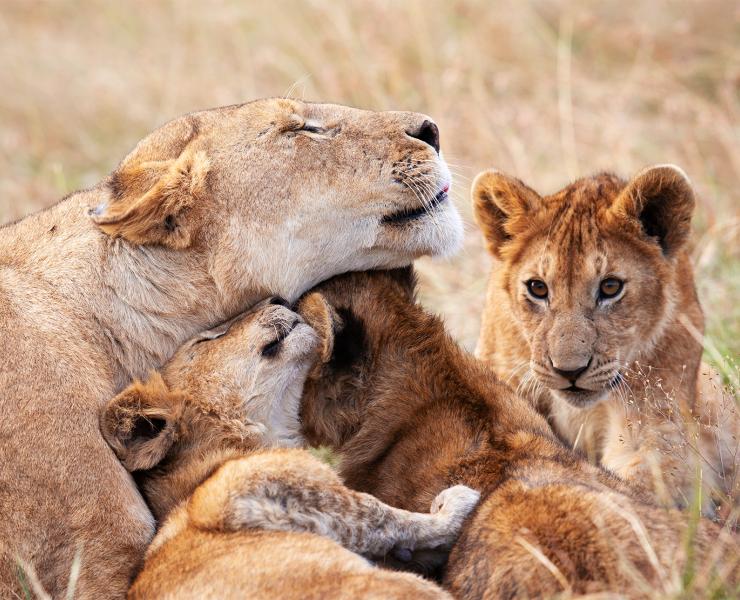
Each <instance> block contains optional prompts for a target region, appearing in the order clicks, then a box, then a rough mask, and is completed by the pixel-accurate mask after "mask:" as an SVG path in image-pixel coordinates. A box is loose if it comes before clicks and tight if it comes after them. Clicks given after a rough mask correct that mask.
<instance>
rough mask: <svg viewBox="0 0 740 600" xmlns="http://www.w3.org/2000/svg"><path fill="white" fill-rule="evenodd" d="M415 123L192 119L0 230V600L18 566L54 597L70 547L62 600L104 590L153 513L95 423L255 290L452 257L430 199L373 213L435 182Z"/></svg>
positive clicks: (433, 160) (416, 118) (127, 567)
mask: <svg viewBox="0 0 740 600" xmlns="http://www.w3.org/2000/svg"><path fill="white" fill-rule="evenodd" d="M425 122H428V118H427V117H425V116H423V115H418V114H413V113H397V112H394V113H377V112H370V111H361V110H356V109H352V108H348V107H343V106H336V105H330V104H310V103H304V102H298V101H293V100H283V99H273V100H260V101H256V102H252V103H249V104H244V105H239V106H231V107H225V108H220V109H214V110H208V111H202V112H197V113H192V114H190V115H186V116H183V117H180V118H178V119H175V120H174V121H171V122H170V123H167V124H166V125H164V126H162V127H161V128H159V129H157V130H156V131H155V132H153V133H152V134H151V135H149V136H147V137H146V138H144V139H143V140H142V141H141V142H140V143H139V144H138V145H137V146H136V148H135V149H134V150H133V151H132V152H131V153H130V154H129V155H128V156H127V157H126V158H125V159H124V160H123V162H122V163H121V164H120V166H119V167H118V168H117V169H116V170H115V171H114V172H113V173H112V174H111V175H110V177H108V178H107V179H106V180H105V181H103V182H101V183H100V184H98V185H96V186H95V187H93V188H91V189H88V190H85V191H81V192H78V193H75V194H72V195H71V196H69V197H67V198H66V199H64V200H63V201H61V202H60V203H59V204H57V205H56V206H53V207H52V208H50V209H48V210H46V211H43V212H40V213H38V214H35V215H32V216H30V217H28V218H26V219H24V220H22V221H20V222H18V223H15V224H11V225H8V226H5V227H3V228H1V229H0V338H2V340H3V347H4V348H5V349H6V351H5V352H4V353H3V355H2V358H1V359H0V414H2V415H3V418H2V422H1V423H0V514H2V515H3V516H4V518H3V519H2V521H1V522H0V540H2V542H1V545H0V596H3V597H7V596H11V597H12V596H13V595H14V594H16V595H17V594H21V593H22V591H21V588H22V586H21V582H20V581H19V577H18V573H17V568H16V560H18V559H19V560H22V561H24V562H25V563H28V564H30V565H31V566H33V567H34V568H35V570H36V571H37V572H38V573H39V576H40V578H41V583H42V584H43V585H44V586H45V587H46V588H47V589H48V590H49V591H50V592H51V593H53V594H54V595H57V596H59V595H63V594H64V590H65V587H66V584H67V579H68V577H69V573H70V568H71V565H72V560H73V557H74V555H75V553H76V552H77V551H78V550H79V551H80V553H81V554H80V556H81V565H82V571H81V577H80V579H79V582H78V585H77V593H78V596H79V597H81V598H90V597H95V598H97V597H100V596H120V595H121V594H123V591H124V590H125V588H126V586H127V584H128V579H129V577H130V574H131V572H132V570H133V569H134V568H135V564H136V560H137V558H138V557H139V556H140V555H141V553H142V552H143V549H144V547H145V545H146V543H147V542H148V540H149V539H150V537H151V535H152V531H153V529H152V519H151V515H150V513H149V511H148V510H147V507H146V506H145V504H144V503H143V501H142V500H141V498H140V496H139V494H138V492H137V491H136V489H135V487H134V485H133V483H132V481H131V478H130V476H129V475H128V473H127V472H126V471H125V470H124V469H123V468H122V467H121V465H120V464H119V463H118V461H116V460H115V456H114V455H113V453H112V452H111V451H110V449H109V448H108V446H107V445H106V444H105V442H104V440H103V439H102V438H101V437H100V433H99V430H98V425H97V413H98V410H99V408H100V406H101V405H102V404H103V403H104V402H105V401H106V400H108V399H109V398H111V397H112V396H113V395H114V394H115V393H116V392H117V391H119V390H120V389H122V388H123V386H125V385H127V384H128V383H129V382H130V381H131V380H132V379H134V378H141V377H144V376H145V375H147V373H148V372H149V371H150V370H151V369H153V368H158V367H159V366H161V365H162V364H163V363H164V361H165V360H166V359H167V358H169V356H171V354H172V353H173V352H174V351H175V349H176V348H177V347H178V346H179V345H180V344H182V342H184V341H185V340H186V339H188V338H189V337H190V336H192V335H193V334H194V333H195V332H197V331H200V330H202V329H205V328H207V327H211V326H213V325H214V324H216V323H218V322H221V321H223V320H224V319H227V318H229V317H231V316H233V315H235V314H237V313H238V312H240V311H242V310H244V309H245V308H247V307H248V306H250V305H252V304H254V303H255V302H256V301H258V300H260V299H261V298H265V297H266V296H268V295H270V294H280V295H282V296H284V297H286V298H287V299H289V300H292V299H295V298H296V297H297V296H298V295H299V294H301V293H302V292H303V291H304V290H306V289H307V288H308V287H310V286H311V285H312V284H314V283H315V282H317V281H320V280H322V279H324V278H326V277H328V276H330V275H332V274H334V273H337V272H341V271H344V270H346V269H357V268H366V267H368V266H371V265H396V264H407V263H408V262H409V261H410V260H412V259H413V258H414V257H416V256H419V255H421V254H427V253H432V254H439V253H445V252H448V251H451V250H452V249H453V248H454V247H456V246H457V245H458V243H459V241H460V226H459V224H460V222H459V217H458V215H457V213H456V211H455V209H454V207H453V206H452V204H451V203H450V202H449V201H447V202H444V203H442V204H440V205H439V206H437V207H436V208H435V209H434V210H432V211H430V212H426V213H423V214H421V215H419V216H418V218H416V219H414V220H409V221H403V222H387V219H386V218H387V217H388V216H389V215H392V214H394V213H396V212H397V211H402V210H408V209H414V208H418V207H419V206H421V205H422V201H424V202H426V201H427V200H428V198H419V197H418V196H417V193H418V190H420V189H423V190H427V191H428V192H429V194H436V193H437V192H438V191H439V190H442V189H444V188H445V187H446V186H447V185H448V183H449V174H448V171H447V168H446V166H445V164H444V162H443V161H442V159H441V158H440V157H439V156H438V154H437V152H436V151H435V149H434V148H432V146H431V145H430V144H429V143H426V142H424V141H422V140H421V139H419V138H418V137H414V136H415V135H417V136H418V135H419V132H420V130H421V129H422V125H423V124H424V123H425ZM306 125H310V126H311V127H314V128H315V130H311V131H308V130H306V128H305V127H306ZM430 127H431V125H429V124H428V123H427V125H426V128H427V130H430ZM316 128H317V129H316ZM426 138H427V139H428V135H427V136H426ZM384 219H385V220H384Z"/></svg>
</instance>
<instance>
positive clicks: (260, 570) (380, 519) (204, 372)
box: [101, 303, 478, 599]
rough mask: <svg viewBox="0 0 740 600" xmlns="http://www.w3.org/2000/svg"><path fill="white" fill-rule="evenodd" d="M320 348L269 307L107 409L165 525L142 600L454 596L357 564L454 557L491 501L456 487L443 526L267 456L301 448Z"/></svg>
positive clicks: (299, 324) (443, 506)
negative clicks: (438, 550) (302, 408)
mask: <svg viewBox="0 0 740 600" xmlns="http://www.w3.org/2000/svg"><path fill="white" fill-rule="evenodd" d="M318 342H319V337H318V336H317V334H316V333H315V332H314V331H313V330H312V329H311V328H310V327H308V326H307V325H306V324H305V323H304V322H303V320H302V319H301V318H300V317H299V316H298V315H297V314H296V313H294V312H293V311H291V310H289V309H287V308H285V307H284V306H280V305H279V304H275V303H265V304H263V305H262V306H260V307H259V308H257V309H256V310H252V311H250V312H249V313H247V314H245V315H244V316H243V317H241V318H239V319H238V320H237V321H235V322H233V323H230V324H226V325H224V326H221V327H218V328H216V329H214V330H212V331H209V332H205V333H204V334H201V335H198V336H196V337H195V338H194V339H193V340H191V341H190V342H188V343H186V344H185V345H184V346H183V347H182V349H180V350H178V352H177V353H176V354H175V356H174V357H173V358H172V360H171V361H170V362H168V363H167V364H166V365H165V367H164V368H163V369H162V371H161V374H157V375H155V376H153V377H152V378H151V379H150V380H149V381H148V382H147V383H146V384H139V383H136V384H132V385H131V386H130V387H128V388H126V389H125V390H124V391H123V392H121V393H120V394H119V395H118V396H116V397H115V398H114V399H113V400H111V401H110V403H109V404H108V405H107V407H106V408H105V409H104V411H103V413H102V416H101V427H102V431H103V435H104V437H105V438H106V439H107V440H108V442H109V443H110V444H111V445H112V447H113V449H114V450H115V452H116V454H117V455H118V456H119V458H120V459H121V460H122V461H123V463H124V464H125V465H126V467H127V468H128V469H129V470H131V471H133V472H134V474H135V476H136V479H137V481H138V482H139V484H140V485H141V486H142V490H143V492H144V497H145V498H146V500H147V502H148V504H149V506H150V507H151V508H152V512H153V513H154V516H155V517H156V518H157V520H158V521H159V522H160V523H163V525H162V527H161V529H160V531H159V533H158V534H157V536H156V537H155V538H154V541H153V543H152V544H151V546H150V547H149V550H148V551H147V556H146V560H145V563H144V567H143V570H142V571H141V573H140V574H139V575H138V577H137V578H136V581H135V582H134V585H133V587H132V588H131V590H130V591H129V598H132V599H134V598H141V599H145V598H146V599H149V598H359V597H375V598H391V597H393V598H417V597H418V598H443V597H444V598H446V597H448V596H447V595H446V594H444V593H443V592H442V590H441V589H439V588H438V587H437V586H435V585H433V584H431V583H429V582H426V581H424V580H422V579H421V578H419V577H416V576H414V575H410V574H401V573H391V572H385V571H381V570H380V569H377V568H375V567H373V566H372V565H371V564H370V563H368V561H366V560H365V559H363V558H361V557H360V556H358V555H357V554H353V552H357V553H359V554H364V555H367V556H372V557H379V556H384V555H385V554H386V553H388V552H389V551H391V550H392V549H393V548H394V547H398V548H399V549H400V550H403V551H404V552H410V551H411V550H413V549H416V548H422V549H423V548H431V547H437V546H446V547H447V548H449V547H450V546H451V544H452V542H453V541H455V540H456V538H457V535H458V533H459V531H460V528H461V525H462V522H463V519H464V518H465V517H466V516H467V514H468V513H469V512H470V510H471V509H472V508H473V507H474V506H475V504H476V502H477V499H478V494H477V492H474V491H473V490H471V489H469V488H466V487H464V486H456V487H454V488H451V489H448V490H445V491H444V492H442V493H441V494H440V495H439V496H437V498H436V499H435V502H434V503H433V508H436V509H437V512H436V513H435V514H433V515H427V514H417V513H409V512H406V511H404V510H399V509H396V508H392V507H390V506H387V505H385V504H383V503H382V502H380V501H379V500H377V499H375V498H374V497H372V496H370V495H368V494H362V493H358V492H354V491H351V490H349V489H348V488H346V487H344V485H343V484H342V483H341V481H340V479H339V477H338V476H337V475H336V473H334V471H333V470H332V469H331V468H329V467H328V466H327V465H325V464H323V463H321V462H320V461H319V460H318V459H316V458H313V457H312V456H311V455H310V454H309V453H308V452H306V451H303V450H298V449H278V450H264V448H266V447H269V446H272V445H275V444H278V445H280V444H288V445H295V444H298V443H300V442H301V435H300V424H299V421H298V408H299V402H300V397H301V392H302V389H303V383H304V381H305V378H306V374H307V372H308V370H309V368H310V367H311V365H312V364H313V363H314V361H315V356H316V354H317V353H316V349H317V347H318ZM322 352H323V353H326V350H325V349H324V348H323V347H322ZM316 534H319V535H316ZM349 550H351V551H352V552H350V551H349Z"/></svg>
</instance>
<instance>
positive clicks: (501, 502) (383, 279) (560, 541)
mask: <svg viewBox="0 0 740 600" xmlns="http://www.w3.org/2000/svg"><path fill="white" fill-rule="evenodd" d="M321 302H323V304H324V306H325V309H324V311H323V312H324V313H325V314H326V315H328V316H324V317H322V316H321V311H319V310H317V308H316V306H317V304H319V303H321ZM299 312H301V313H302V314H304V316H305V318H306V319H307V322H309V323H310V324H313V325H314V327H315V329H316V330H317V331H319V332H321V335H322V336H326V337H328V339H330V340H333V341H329V342H324V346H325V347H329V346H331V347H333V351H332V353H331V356H330V357H329V358H328V360H326V361H325V362H324V365H323V368H322V369H321V370H317V371H316V372H315V373H314V375H312V376H310V377H309V379H308V380H307V382H306V385H305V387H304V396H303V401H302V408H301V418H302V421H303V424H304V432H305V433H306V435H307V437H308V439H309V441H311V442H314V443H325V444H329V445H331V446H332V447H333V448H335V449H336V450H338V452H339V454H340V457H341V463H340V465H341V467H340V473H341V475H342V477H343V478H344V479H345V481H346V483H347V485H349V486H350V487H353V488H355V489H358V490H361V491H364V492H369V493H371V494H373V495H375V496H377V497H378V498H379V499H381V500H383V501H385V502H388V503H389V504H392V505H394V506H399V507H402V508H405V509H407V510H423V509H424V507H426V506H428V503H429V501H430V500H431V499H432V498H433V497H434V496H435V494H438V493H439V492H440V490H442V489H444V488H446V487H448V486H450V485H455V484H465V485H469V486H471V487H473V488H476V489H479V490H481V502H480V505H479V506H478V508H477V509H476V511H475V513H474V516H473V518H472V519H471V520H469V521H468V522H467V524H466V525H465V526H464V528H463V533H462V535H461V537H460V540H459V541H458V543H457V544H456V545H455V546H454V547H453V549H452V553H451V554H450V558H449V564H448V567H447V570H446V573H445V576H444V581H445V584H446V586H448V588H449V590H450V591H451V592H452V594H453V595H454V596H455V597H458V598H514V597H517V598H542V597H546V598H547V597H552V595H553V594H556V593H559V592H564V591H566V592H573V593H586V592H597V591H609V592H614V593H618V594H620V595H623V596H625V597H629V598H637V597H655V596H656V595H658V596H661V595H670V594H671V593H672V592H674V591H676V590H678V589H682V586H685V589H686V593H687V594H688V595H691V592H692V591H694V590H696V591H701V592H702V593H706V592H707V590H715V591H717V588H719V587H720V586H721V585H722V584H723V580H724V585H725V586H726V587H725V590H727V589H732V590H734V589H735V586H736V585H737V583H738V579H737V577H738V561H739V560H740V555H739V554H738V546H737V539H736V538H734V537H733V536H732V534H731V533H730V532H728V531H723V530H721V529H720V528H719V527H718V526H717V525H715V524H714V523H712V522H711V521H709V520H707V519H699V518H698V517H697V518H696V521H694V520H692V517H691V516H690V515H689V514H688V513H682V512H680V511H678V510H676V509H666V508H662V507H657V506H655V505H653V504H651V503H650V502H649V501H648V500H647V497H646V496H643V495H642V493H640V492H638V491H636V490H634V489H633V487H632V486H630V485H628V484H627V483H625V482H624V481H622V480H621V479H619V478H618V477H616V476H615V475H614V474H612V473H610V472H609V471H607V470H604V469H602V468H600V467H598V466H595V465H592V464H590V463H589V462H588V461H586V459H585V458H583V457H582V456H581V455H580V454H578V453H576V452H574V451H572V450H571V449H569V448H568V447H566V446H564V445H563V444H562V443H561V442H560V441H559V440H558V439H557V438H556V436H555V435H554V433H553V432H552V430H551V429H550V427H549V426H548V424H547V422H546V421H545V419H544V418H543V417H542V416H541V415H539V414H538V413H537V412H536V411H535V410H534V409H533V408H532V407H531V406H530V404H529V403H528V402H527V401H525V400H523V399H520V398H519V397H517V396H516V395H515V394H514V393H513V392H512V391H511V390H510V389H509V388H508V387H507V386H505V385H504V384H503V383H501V382H500V381H499V380H498V379H497V378H496V376H495V375H494V374H492V373H491V372H490V370H489V369H488V368H487V367H486V366H485V365H483V364H482V363H481V362H480V361H478V360H476V359H475V357H473V356H472V355H469V354H468V353H466V352H465V351H463V350H462V349H461V348H460V347H459V346H458V345H457V344H456V343H454V341H453V340H452V339H451V338H450V337H449V336H448V335H447V333H446V332H445V329H444V326H443V324H442V322H441V320H440V319H438V318H437V317H434V316H432V315H430V314H428V313H426V312H425V311H424V310H423V309H422V307H420V306H419V305H418V304H416V303H415V302H414V280H413V276H412V272H411V270H410V269H405V270H396V271H386V272H374V273H353V274H348V275H343V276H339V277H335V278H333V279H331V280H329V281H328V282H326V283H324V284H321V285H320V286H318V287H317V288H315V291H312V292H310V293H309V295H307V296H306V297H305V299H304V300H303V301H302V304H299ZM326 322H330V323H332V325H331V326H326V325H325V324H324V323H326ZM713 586H714V587H713Z"/></svg>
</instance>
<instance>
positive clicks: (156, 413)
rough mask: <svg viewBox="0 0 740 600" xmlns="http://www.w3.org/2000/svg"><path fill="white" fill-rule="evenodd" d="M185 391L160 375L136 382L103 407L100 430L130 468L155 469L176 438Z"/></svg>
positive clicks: (131, 469) (127, 467) (132, 469)
mask: <svg viewBox="0 0 740 600" xmlns="http://www.w3.org/2000/svg"><path fill="white" fill-rule="evenodd" d="M182 401H183V394H181V393H179V392H172V391H170V390H169V389H168V388H167V386H166V385H165V383H164V381H162V377H161V376H160V375H159V374H154V375H152V377H151V378H150V379H149V380H148V381H147V382H146V383H140V382H135V383H133V384H131V385H130V386H129V387H127V388H126V389H125V390H123V391H122V392H121V393H120V394H118V395H117V396H116V397H115V398H113V399H112V400H111V401H110V402H109V403H108V404H107V406H106V407H105V408H104V409H103V412H102V414H101V417H100V429H101V431H102V433H103V437H104V438H105V440H106V441H107V442H108V444H109V445H110V447H111V448H113V451H114V452H115V453H116V456H118V458H119V459H120V460H121V462H122V463H123V466H124V467H126V469H128V470H129V471H140V470H145V469H151V468H152V467H153V466H155V465H156V464H157V463H159V462H160V461H161V460H162V459H163V458H164V456H165V455H166V454H167V451H168V450H169V449H170V447H171V446H172V444H173V443H174V442H175V439H176V422H177V419H178V418H179V416H180V414H181V412H182Z"/></svg>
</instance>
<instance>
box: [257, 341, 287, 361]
mask: <svg viewBox="0 0 740 600" xmlns="http://www.w3.org/2000/svg"><path fill="white" fill-rule="evenodd" d="M282 343H283V338H282V337H278V338H277V339H274V340H272V341H271V342H269V343H267V344H265V345H264V346H262V352H261V354H262V356H264V357H265V358H272V357H274V356H277V353H278V352H279V351H280V346H281V344H282Z"/></svg>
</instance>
